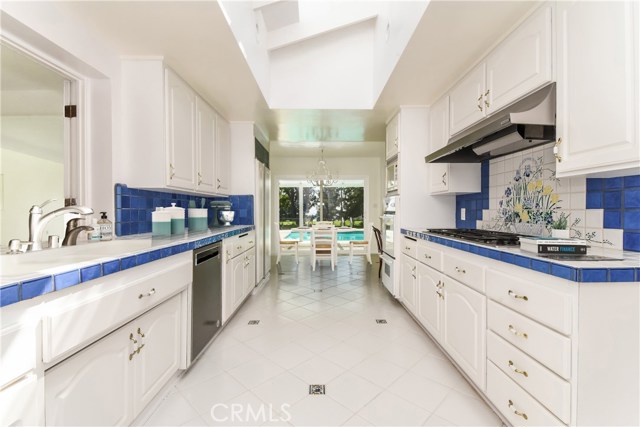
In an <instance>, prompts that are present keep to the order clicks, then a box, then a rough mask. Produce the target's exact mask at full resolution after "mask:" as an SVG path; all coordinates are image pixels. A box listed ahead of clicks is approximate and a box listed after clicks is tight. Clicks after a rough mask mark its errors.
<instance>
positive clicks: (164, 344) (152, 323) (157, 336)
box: [130, 295, 182, 415]
mask: <svg viewBox="0 0 640 427" xmlns="http://www.w3.org/2000/svg"><path fill="white" fill-rule="evenodd" d="M180 320H181V318H180V295H176V296H174V297H173V298H171V299H170V300H169V301H166V302H164V303H162V304H160V305H159V306H157V307H156V308H154V309H153V310H151V311H149V312H148V313H147V314H145V315H144V316H141V317H140V318H139V319H137V320H134V321H133V322H131V324H132V325H133V326H132V327H131V328H130V329H131V330H132V332H133V334H134V336H135V338H136V339H137V340H138V341H139V345H142V346H143V347H142V348H140V351H139V352H137V353H136V355H135V356H133V361H134V366H135V371H134V376H133V378H134V383H133V384H134V387H133V403H134V408H133V409H134V414H135V415H137V414H139V413H140V411H142V409H144V408H145V406H147V404H148V403H149V402H150V401H151V399H153V397H154V396H155V395H156V394H157V393H158V391H160V389H161V388H162V387H163V386H164V385H165V384H166V382H167V380H169V379H170V378H171V376H172V375H173V374H175V372H176V371H177V370H178V367H179V365H180V351H181V346H180V342H181V336H182V335H181V328H180V326H181V321H180Z"/></svg>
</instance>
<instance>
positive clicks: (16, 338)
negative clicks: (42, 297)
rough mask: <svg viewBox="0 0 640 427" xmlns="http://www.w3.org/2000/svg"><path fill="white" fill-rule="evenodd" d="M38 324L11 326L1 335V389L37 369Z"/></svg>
mask: <svg viewBox="0 0 640 427" xmlns="http://www.w3.org/2000/svg"><path fill="white" fill-rule="evenodd" d="M37 339H38V335H37V324H36V322H29V323H24V324H16V325H12V326H9V327H7V328H5V329H3V330H2V332H1V333H0V366H2V369H0V388H2V387H4V386H5V385H6V384H8V383H10V382H12V381H14V380H16V379H18V378H20V377H21V376H22V375H24V374H26V373H27V372H29V371H31V370H32V369H35V367H36V357H37V353H36V340H37Z"/></svg>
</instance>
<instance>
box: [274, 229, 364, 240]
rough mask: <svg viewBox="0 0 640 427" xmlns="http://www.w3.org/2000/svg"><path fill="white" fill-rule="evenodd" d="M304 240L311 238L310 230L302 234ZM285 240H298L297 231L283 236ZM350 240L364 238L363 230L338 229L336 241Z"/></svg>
mask: <svg viewBox="0 0 640 427" xmlns="http://www.w3.org/2000/svg"><path fill="white" fill-rule="evenodd" d="M303 238H304V240H310V239H311V232H309V231H307V232H305V233H304V236H303ZM285 239H287V240H299V239H300V233H299V232H297V231H292V232H291V233H289V234H288V235H287V237H285ZM350 240H364V231H340V230H338V241H340V242H348V241H350Z"/></svg>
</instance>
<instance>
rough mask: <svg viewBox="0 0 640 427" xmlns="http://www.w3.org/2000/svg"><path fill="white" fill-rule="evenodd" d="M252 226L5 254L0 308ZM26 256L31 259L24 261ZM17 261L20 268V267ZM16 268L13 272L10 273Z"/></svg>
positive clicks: (223, 237)
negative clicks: (10, 273)
mask: <svg viewBox="0 0 640 427" xmlns="http://www.w3.org/2000/svg"><path fill="white" fill-rule="evenodd" d="M253 229H254V226H253V225H245V226H232V227H228V228H227V227H225V228H219V229H210V230H208V231H201V232H197V233H191V234H189V233H188V232H187V233H185V234H184V235H179V236H171V237H162V238H158V237H153V238H152V237H151V234H139V235H136V236H131V237H125V238H120V239H117V240H113V241H111V242H92V243H85V244H82V245H78V246H71V247H65V248H60V249H52V250H44V251H38V252H32V253H27V254H18V255H2V256H1V257H0V261H2V267H3V268H2V271H1V272H0V307H4V306H7V305H10V304H15V303H17V302H20V301H23V300H27V299H30V298H35V297H37V296H40V295H44V294H47V293H49V292H54V291H59V290H61V289H65V288H68V287H70V286H75V285H78V284H80V283H83V282H88V281H89V280H93V279H97V278H99V277H103V276H107V275H109V274H113V273H117V272H119V271H122V270H126V269H129V268H132V267H136V266H138V265H143V264H146V263H149V262H153V261H156V260H159V259H162V258H166V257H168V256H171V255H177V254H179V253H182V252H186V251H191V250H193V249H196V248H200V247H202V246H206V245H209V244H211V243H215V242H219V241H221V240H222V239H226V238H228V237H232V236H235V235H238V234H242V233H246V232H247V231H251V230H253ZM21 257H22V258H21ZM25 260H28V262H24V263H21V261H25ZM16 264H18V267H21V268H16ZM12 268H13V270H14V271H13V273H14V274H12V275H9V274H7V272H10V271H12Z"/></svg>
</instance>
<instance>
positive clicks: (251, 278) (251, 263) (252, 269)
mask: <svg viewBox="0 0 640 427" xmlns="http://www.w3.org/2000/svg"><path fill="white" fill-rule="evenodd" d="M244 256H245V265H246V267H245V269H246V272H247V274H246V276H245V284H244V296H245V297H246V296H247V295H249V293H250V292H251V291H252V290H253V288H255V286H256V252H255V249H254V248H251V249H249V250H248V251H247V252H245V254H244ZM243 299H244V297H243Z"/></svg>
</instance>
